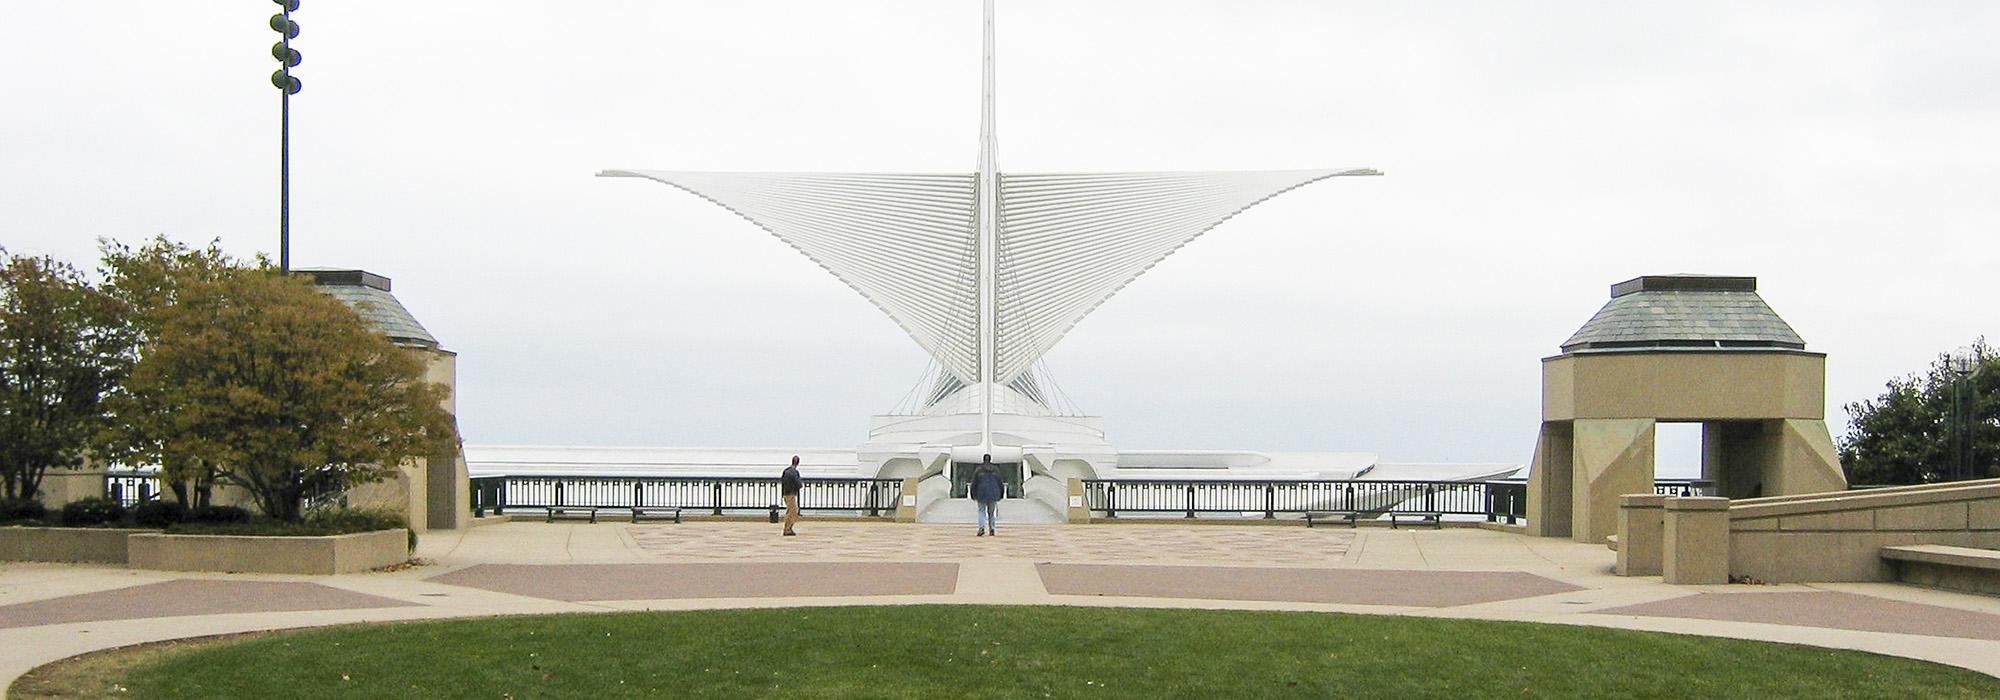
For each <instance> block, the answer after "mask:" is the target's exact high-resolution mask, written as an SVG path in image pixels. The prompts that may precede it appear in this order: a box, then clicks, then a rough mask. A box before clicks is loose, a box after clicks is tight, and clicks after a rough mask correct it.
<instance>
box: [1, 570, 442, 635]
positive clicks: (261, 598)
mask: <svg viewBox="0 0 2000 700" xmlns="http://www.w3.org/2000/svg"><path fill="white" fill-rule="evenodd" d="M415 605H419V604H418V603H410V602H405V601H401V600H396V599H394V598H383V597H381V596H372V595H368V594H366V593H355V592H353V591H344V590H341V589H338V588H333V587H330V586H322V585H320V584H317V583H307V582H304V581H221V580H212V579H177V580H173V581H161V582H159V583H148V584H143V585H138V586H131V587H128V588H119V589H114V590H109V591H98V592H96V593H81V594H77V595H72V596H63V597H61V598H50V599H47V600H36V601H30V602H26V603H15V604H13V605H8V606H0V629H4V628H9V627H34V626H38V625H61V624H68V623H72V622H101V621H105V620H133V619H140V618H150V617H179V616H182V615H220V614H226V613H255V612H293V611H299V610H347V609H354V608H397V607H405V606H415Z"/></svg>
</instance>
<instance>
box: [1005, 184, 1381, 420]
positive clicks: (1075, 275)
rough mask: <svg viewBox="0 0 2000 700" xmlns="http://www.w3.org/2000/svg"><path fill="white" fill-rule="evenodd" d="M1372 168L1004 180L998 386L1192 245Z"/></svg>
mask: <svg viewBox="0 0 2000 700" xmlns="http://www.w3.org/2000/svg"><path fill="white" fill-rule="evenodd" d="M1378 174H1380V173H1377V172H1376V171H1374V170H1366V169H1362V170H1266V171H1242V172H1158V173H1056V174H1012V173H1003V174H1002V175H1001V176H1000V193H999V194H1000V221H999V224H1000V232H999V248H1000V250H999V255H998V258H999V259H998V261H997V263H998V268H999V272H998V277H999V279H998V280H997V284H996V287H995V288H996V291H997V292H998V294H997V296H998V300H997V301H998V309H997V318H996V320H995V324H996V326H997V330H996V332H995V334H994V337H995V340H996V348H995V350H994V361H995V363H996V371H995V373H994V377H993V379H994V381H995V382H997V383H1003V384H1004V383H1006V382H1010V381H1013V380H1014V379H1015V378H1017V377H1019V376H1021V374H1022V373H1023V372H1026V371H1028V369H1029V367H1031V366H1033V365H1034V363H1035V361H1036V360H1038V359H1041V357H1042V355H1043V354H1044V353H1047V352H1048V351H1049V349H1050V348H1052V347H1054V346H1055V344H1056V341H1058V340H1061V339H1062V336H1063V335H1064V334H1065V333H1068V332H1069V329H1070V328H1071V327H1072V326H1075V325H1076V323H1077V322H1078V321H1080V320H1082V319H1083V317H1084V316H1086V315H1089V313H1090V312H1091V310H1093V309H1096V308H1097V306H1098V305H1099V304H1102V303H1104V301H1105V300H1107V299H1110V298H1111V296H1112V295H1113V294H1116V293H1117V292H1118V290H1119V289H1120V288H1123V287H1124V286H1125V285H1126V284H1128V283H1130V282H1131V281H1132V280H1133V279H1136V278H1137V277H1138V276H1139V275H1140V274H1143V273H1144V272H1145V271H1146V270H1147V269H1149V268H1151V267H1152V266H1153V265H1155V264H1157V263H1159V262H1160V261H1161V260H1164V259H1165V258H1166V257H1167V256H1169V255H1172V254H1173V252H1174V251H1175V250H1178V249H1180V247H1181V246H1183V245H1186V244H1187V243H1188V242H1189V241H1192V240H1194V239H1195V238H1196V237H1198V236H1200V235H1201V234H1203V233H1205V232H1207V231H1208V230H1209V229H1212V228H1215V226H1216V225H1217V224H1220V223H1222V222H1223V221H1225V220H1227V219H1229V218H1230V217H1232V216H1235V215H1236V214H1237V213H1239V212H1242V211H1243V210H1244V209H1248V208H1250V207H1251V206H1252V205H1255V204H1257V203H1258V202H1262V201H1264V200H1266V199H1270V198H1271V197H1274V196H1277V195H1279V194H1281V193H1284V192H1286V191H1288V190H1292V189H1295V188H1297V187H1300V186H1303V185H1306V184H1309V183H1312V182H1316V181H1319V180H1324V179H1326V178H1330V177H1339V176H1345V175H1378Z"/></svg>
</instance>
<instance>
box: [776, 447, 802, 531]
mask: <svg viewBox="0 0 2000 700" xmlns="http://www.w3.org/2000/svg"><path fill="white" fill-rule="evenodd" d="M805 485H806V484H805V479H802V478H800V477H799V456H798V455H792V466H789V467H785V473H784V474H783V475H782V476H780V477H779V478H778V495H780V496H783V497H784V499H785V536H786V537H790V536H792V535H797V534H799V533H796V532H792V524H793V523H796V522H798V521H799V491H800V490H801V489H804V488H805Z"/></svg>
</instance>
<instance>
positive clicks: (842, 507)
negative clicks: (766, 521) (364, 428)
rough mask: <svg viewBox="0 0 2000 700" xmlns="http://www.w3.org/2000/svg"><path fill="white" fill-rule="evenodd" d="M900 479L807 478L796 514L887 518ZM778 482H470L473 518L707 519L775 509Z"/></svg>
mask: <svg viewBox="0 0 2000 700" xmlns="http://www.w3.org/2000/svg"><path fill="white" fill-rule="evenodd" d="M902 495H903V480H902V479H806V480H805V485H804V488H803V489H802V490H801V491H800V492H799V509H800V510H812V511H845V512H851V513H856V514H859V515H864V516H867V517H881V516H885V515H888V516H893V515H895V514H896V503H897V501H898V500H899V499H901V498H902ZM781 503H783V499H781V498H779V497H778V479H777V478H776V477H710V476H531V475H508V476H481V477H473V479H472V513H473V515H474V516H475V517H485V515H486V511H487V510H489V509H490V510H492V511H493V513H494V514H495V515H505V514H506V510H507V509H508V508H551V507H575V508H592V507H597V508H646V507H651V508H684V509H688V510H706V511H708V512H709V513H710V514H712V515H723V514H726V513H729V512H732V511H734V512H739V513H747V512H752V511H768V510H772V509H775V508H778V507H780V504H781Z"/></svg>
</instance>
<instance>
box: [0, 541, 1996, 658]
mask: <svg viewBox="0 0 2000 700" xmlns="http://www.w3.org/2000/svg"><path fill="white" fill-rule="evenodd" d="M799 531H800V536H798V537H779V536H777V532H776V528H775V526H771V525H765V524H762V523H733V522H732V523H714V522H701V523H685V524H641V525H631V524H618V523H601V524H594V525H593V524H584V523H557V524H545V523H540V522H516V523H503V524H497V525H489V526H483V527H475V528H471V529H468V530H465V531H462V532H434V533H429V534H427V535H426V536H425V537H424V538H423V540H422V544H421V546H420V547H419V548H418V552H417V555H418V556H419V557H421V558H423V559H426V560H428V561H429V562H430V563H429V564H427V565H424V566H417V567H411V568H406V569H403V570H399V571H392V572H385V573H372V574H354V575H344V576H319V577H302V576H275V575H221V574H188V573H175V572H158V571H133V570H128V569H122V568H113V567H107V566H90V565H59V564H0V685H4V684H7V683H12V682H13V679H14V678H16V677H18V676H19V675H20V674H22V673H24V672H26V671H27V670H28V669H30V668H33V667H35V666H37V665H40V664H43V663H47V662H50V661H54V660H56V659H60V658H63V657H67V656H71V655H74V654H79V653H83V652H87V651H93V650H98V649H106V648H111V647H116V646H123V645H127V644H136V643H142V642H151V641H158V640H164V639H174V638H180V637H190V636H199V635H209V634H223V633H230V632H242V631H253V630H260V629H277V628H286V627H305V626H315V625H328V624H339V623H347V622H361V621H381V620H407V619H421V618H448V617H465V616H478V615H498V614H524V613H555V612H601V611H607V610H645V609H654V610H684V609H698V608H719V607H763V606H793V605H853V604H910V603H987V604H1043V605H1100V606H1147V607H1204V608H1235V609H1267V610H1306V611H1339V612H1360V613H1378V614H1391V615H1413V616H1429V617H1454V618H1478V619H1496V620H1521V621H1532V622H1551V623H1560V624H1579V625H1596V626H1603V627H1621V628H1629V629H1643V630H1658V631H1667V632H1680V633H1687V634H1699V635H1711V636H1725V637H1740V638H1745V639H1761V640H1770V641H1782V642H1794V643H1803V644H1814V645H1820V646H1826V647H1837V648H1847V649H1860V650H1865V651H1873V652H1878V653H1884V654H1893V655H1897V656H1907V657H1912V658H1919V659H1927V660H1932V661H1938V662H1941V663H1947V664H1952V665H1956V666H1962V667H1966V668H1971V669H1975V670H1978V671H1981V672H1984V673H1988V674H1992V675H1996V676H2000V598H1995V597H1986V596H1974V595H1964V594H1956V593H1948V592H1942V591H1933V590H1927V589H1921V588H1914V587H1908V586H1899V585H1892V584H1823V585H1815V586H1799V585H1786V586H1744V585H1735V586H1668V585H1664V584H1662V583H1660V582H1659V579H1658V577H1652V578H1620V577H1616V576H1612V575H1610V566H1611V562H1612V555H1611V552H1609V551H1607V550H1606V549H1604V548H1603V547H1597V546H1587V545H1580V544H1575V543H1572V542H1569V541H1566V540H1550V539H1543V538H1530V537H1523V536H1519V535H1513V534H1508V533H1502V532H1494V531H1488V530H1474V529H1446V530H1384V529H1372V528H1363V529H1359V530H1350V529H1346V528H1313V529H1306V528H1301V527H1296V526H1292V527H1264V526H1257V525H1185V524H1177V523H1156V524H1116V525H1092V526H1061V525H1055V526H1017V527H1011V528H1008V530H1007V531H1006V532H1005V533H1003V534H1002V535H1001V536H999V537H983V538H975V537H973V536H972V533H971V532H970V531H969V527H967V526H947V525H894V524H880V523H828V522H807V523H803V524H801V525H800V526H799Z"/></svg>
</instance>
